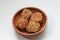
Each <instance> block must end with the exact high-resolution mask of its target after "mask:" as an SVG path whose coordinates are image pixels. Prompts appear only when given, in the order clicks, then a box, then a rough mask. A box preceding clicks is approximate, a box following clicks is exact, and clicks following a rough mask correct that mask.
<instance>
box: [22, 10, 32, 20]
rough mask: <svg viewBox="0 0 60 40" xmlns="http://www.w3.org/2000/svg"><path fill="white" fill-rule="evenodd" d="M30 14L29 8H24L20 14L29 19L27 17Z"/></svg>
mask: <svg viewBox="0 0 60 40" xmlns="http://www.w3.org/2000/svg"><path fill="white" fill-rule="evenodd" d="M31 14H32V12H31V10H29V9H24V10H23V12H22V14H21V15H22V17H23V18H26V19H29V17H30V16H31Z"/></svg>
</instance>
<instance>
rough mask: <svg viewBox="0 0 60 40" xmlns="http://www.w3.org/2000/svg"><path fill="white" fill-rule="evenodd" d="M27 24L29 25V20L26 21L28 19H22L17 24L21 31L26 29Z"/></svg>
mask: <svg viewBox="0 0 60 40" xmlns="http://www.w3.org/2000/svg"><path fill="white" fill-rule="evenodd" d="M27 24H28V20H26V19H24V18H21V19H20V20H19V21H18V22H17V26H18V27H19V28H20V29H25V28H26V25H27Z"/></svg>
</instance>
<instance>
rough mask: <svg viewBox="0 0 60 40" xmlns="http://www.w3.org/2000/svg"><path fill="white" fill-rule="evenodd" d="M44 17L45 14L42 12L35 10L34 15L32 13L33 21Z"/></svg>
mask: <svg viewBox="0 0 60 40" xmlns="http://www.w3.org/2000/svg"><path fill="white" fill-rule="evenodd" d="M42 18H43V16H42V13H40V12H35V13H33V14H32V15H31V19H30V20H31V21H36V22H38V21H41V20H42Z"/></svg>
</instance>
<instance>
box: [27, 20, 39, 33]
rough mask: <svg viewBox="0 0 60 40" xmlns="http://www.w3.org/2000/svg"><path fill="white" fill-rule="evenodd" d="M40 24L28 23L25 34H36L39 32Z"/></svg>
mask: <svg viewBox="0 0 60 40" xmlns="http://www.w3.org/2000/svg"><path fill="white" fill-rule="evenodd" d="M39 27H40V24H39V23H37V22H33V21H30V22H29V23H28V25H27V27H26V31H27V32H37V31H38V30H39Z"/></svg>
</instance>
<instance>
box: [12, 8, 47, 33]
mask: <svg viewBox="0 0 60 40" xmlns="http://www.w3.org/2000/svg"><path fill="white" fill-rule="evenodd" d="M23 9H24V8H23ZM23 9H21V10H19V11H18V12H16V14H15V15H14V17H13V25H14V28H15V29H17V30H18V31H19V32H21V33H25V34H33V33H28V32H27V31H26V30H24V31H22V30H21V29H19V28H18V27H16V23H17V22H18V20H19V19H20V18H21V13H22V11H23ZM27 9H30V10H31V11H32V12H33V13H34V12H41V13H42V14H43V20H42V21H41V27H40V29H39V31H40V30H41V29H42V28H44V26H45V24H46V20H47V18H46V15H45V13H44V12H43V11H42V10H40V9H38V8H34V7H27ZM39 31H38V32H39Z"/></svg>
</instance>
